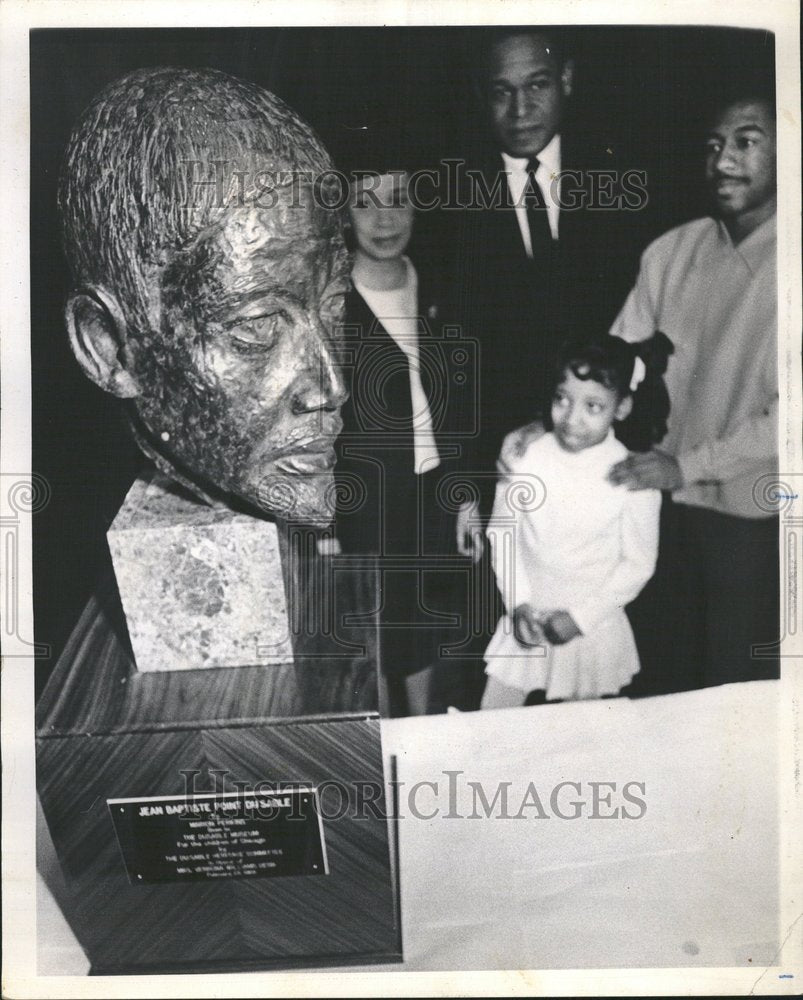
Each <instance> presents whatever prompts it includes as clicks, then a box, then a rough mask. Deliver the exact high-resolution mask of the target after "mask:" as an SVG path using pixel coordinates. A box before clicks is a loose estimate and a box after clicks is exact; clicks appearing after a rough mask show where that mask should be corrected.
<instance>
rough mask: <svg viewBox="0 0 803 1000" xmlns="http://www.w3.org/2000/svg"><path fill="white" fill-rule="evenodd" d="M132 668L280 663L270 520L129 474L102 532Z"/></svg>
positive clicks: (280, 588)
mask: <svg viewBox="0 0 803 1000" xmlns="http://www.w3.org/2000/svg"><path fill="white" fill-rule="evenodd" d="M107 538H108V542H109V550H110V552H111V556H112V561H113V563H114V572H115V576H116V577H117V586H118V589H119V591H120V598H121V600H122V604H123V609H124V611H125V615H126V620H127V623H128V634H129V636H130V639H131V644H132V647H133V651H134V657H135V659H136V663H137V669H138V670H140V671H144V672H147V671H157V670H195V669H199V668H211V667H239V666H256V665H262V664H270V663H288V662H291V661H292V659H293V649H292V645H291V642H290V633H289V627H288V617H287V600H286V596H285V589H284V583H283V580H282V567H281V558H280V554H279V539H278V533H277V529H276V525H275V524H272V523H271V522H269V521H261V520H258V519H257V518H253V517H249V516H248V515H247V514H236V513H233V512H232V511H230V510H227V509H226V508H213V507H208V506H206V505H204V504H202V503H200V502H196V501H195V500H193V499H191V498H189V497H187V496H186V494H184V493H183V492H179V488H178V487H176V486H174V485H173V484H172V483H171V482H170V480H168V479H166V478H165V477H164V476H162V475H161V474H160V473H158V472H153V473H151V474H150V475H145V476H142V477H140V478H139V479H137V481H136V482H135V483H134V485H133V486H132V487H131V490H130V491H129V493H128V496H127V497H126V499H125V502H124V503H123V506H122V507H121V508H120V511H119V512H118V514H117V517H116V518H115V520H114V523H113V524H112V526H111V528H110V529H109V532H108V535H107Z"/></svg>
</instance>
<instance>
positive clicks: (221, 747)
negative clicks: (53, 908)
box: [37, 561, 400, 973]
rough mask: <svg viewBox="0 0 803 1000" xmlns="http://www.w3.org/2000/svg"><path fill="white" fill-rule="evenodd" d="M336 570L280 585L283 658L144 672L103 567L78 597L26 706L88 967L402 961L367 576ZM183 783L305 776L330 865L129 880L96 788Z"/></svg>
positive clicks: (153, 788)
mask: <svg viewBox="0 0 803 1000" xmlns="http://www.w3.org/2000/svg"><path fill="white" fill-rule="evenodd" d="M333 565H334V564H333V563H330V564H329V565H328V566H322V565H321V564H320V561H318V562H317V563H315V564H314V565H312V566H311V567H309V572H307V571H306V570H305V571H304V572H301V573H298V574H297V575H296V577H295V578H294V580H293V581H292V583H293V587H294V588H295V590H294V591H293V602H292V606H293V611H294V620H293V623H292V634H293V647H294V657H295V662H294V663H292V664H282V665H277V666H244V667H232V668H224V669H211V670H183V671H172V672H157V673H140V672H138V671H137V670H136V666H135V663H134V661H133V658H132V655H131V650H130V645H129V643H128V636H127V632H126V626H125V619H124V616H123V614H122V611H121V608H120V604H119V597H118V595H117V592H116V587H115V584H114V578H113V576H111V577H109V578H108V579H107V580H106V583H105V586H103V587H101V588H100V589H99V591H98V593H96V595H95V596H94V597H93V598H92V600H91V601H90V603H89V605H88V606H87V608H86V610H85V612H84V614H83V616H82V618H81V620H80V621H79V623H78V625H77V626H76V628H75V630H74V632H73V635H72V636H71V638H70V641H69V643H68V644H67V647H66V648H65V651H64V653H63V655H62V657H61V659H60V661H59V663H58V664H57V666H56V668H55V670H54V672H53V675H52V676H51V678H50V681H49V683H48V685H47V688H46V689H45V691H44V693H43V696H42V698H41V699H40V703H39V705H38V706H37V732H38V735H37V779H38V781H37V783H38V788H39V794H40V798H41V801H42V807H43V810H44V813H45V817H46V819H47V824H48V827H49V829H50V833H51V836H52V839H53V842H54V844H55V847H56V851H57V853H58V856H59V860H60V863H61V866H62V869H63V873H64V877H65V880H66V890H65V893H64V895H63V897H62V898H61V899H60V903H61V905H62V907H63V908H64V911H65V915H66V916H67V919H68V921H69V923H70V924H71V926H72V928H73V931H74V932H75V934H76V937H77V938H78V939H79V941H80V942H81V944H82V945H83V947H84V949H85V950H86V952H87V955H88V956H89V958H90V961H91V962H92V965H93V971H94V972H97V973H100V972H136V971H164V970H167V969H171V970H172V969H175V970H179V969H183V970H187V971H195V970H201V969H208V968H211V967H215V968H217V967H219V968H226V969H233V968H257V967H271V966H272V965H274V964H279V965H285V964H290V965H292V964H293V963H296V962H301V961H303V962H304V963H306V964H310V963H318V962H321V963H327V962H338V961H342V960H343V959H344V958H348V960H349V961H381V960H384V959H386V958H387V959H388V960H398V958H399V955H400V943H399V934H400V931H399V920H398V913H397V901H396V899H395V898H394V892H395V885H394V879H393V873H392V865H391V854H390V845H389V837H388V821H387V819H386V817H385V811H386V810H385V791H384V779H383V768H382V751H381V740H380V730H379V718H378V716H377V715H376V712H375V710H376V706H377V648H378V643H377V628H376V615H375V612H376V608H377V587H376V575H375V573H372V572H371V567H367V566H366V567H363V568H362V570H361V571H360V570H355V569H354V568H353V567H349V566H344V565H341V566H340V567H339V568H338V569H337V571H336V572H335V571H334V568H333ZM316 622H317V623H318V624H317V626H316V624H315V623H316ZM190 772H197V773H196V774H195V777H194V779H188V777H187V774H188V773H190ZM213 772H214V773H213ZM188 780H194V786H191V790H192V791H193V792H194V793H195V794H200V793H204V792H222V791H232V790H234V789H235V783H238V784H239V785H240V786H241V787H242V785H243V783H246V784H254V785H256V784H258V783H259V782H271V783H293V782H304V783H309V784H313V785H317V786H318V787H319V788H320V790H321V808H322V813H323V816H324V821H323V824H324V836H325V843H326V851H327V856H328V862H329V874H328V875H325V876H320V875H316V876H293V877H273V878H253V877H241V878H222V879H210V880H209V881H208V882H207V881H198V882H191V883H187V882H171V883H163V884H150V885H132V884H131V883H130V882H129V879H128V876H127V874H126V870H125V865H124V862H123V857H122V855H121V852H120V848H119V845H118V843H117V839H116V835H115V831H114V826H113V823H112V820H111V817H110V814H109V810H108V807H107V804H106V802H107V799H111V798H147V797H151V796H162V795H185V794H187V791H188V785H187V781H188ZM365 789H369V790H367V791H366V790H365ZM366 798H368V799H371V800H373V801H374V804H373V805H372V807H370V808H361V806H360V803H361V801H362V800H364V799H366Z"/></svg>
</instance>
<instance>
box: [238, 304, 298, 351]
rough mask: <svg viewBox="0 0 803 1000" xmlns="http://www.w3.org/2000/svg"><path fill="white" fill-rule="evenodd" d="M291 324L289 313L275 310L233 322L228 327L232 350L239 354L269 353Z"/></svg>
mask: <svg viewBox="0 0 803 1000" xmlns="http://www.w3.org/2000/svg"><path fill="white" fill-rule="evenodd" d="M291 322H292V320H291V317H290V315H289V313H287V312H286V311H285V310H284V309H277V310H276V312H272V313H265V314H263V315H262V316H250V317H248V318H247V319H244V318H240V319H237V320H235V321H234V323H233V324H232V325H231V326H230V327H229V335H230V337H231V342H232V344H233V346H234V348H235V349H236V350H237V351H239V352H240V353H242V354H258V353H262V352H264V351H269V350H270V349H271V348H272V347H273V346H274V345H275V344H276V342H277V340H278V339H279V336H280V335H281V333H282V331H283V330H284V329H285V328H286V327H287V326H288V325H289V324H290V323H291Z"/></svg>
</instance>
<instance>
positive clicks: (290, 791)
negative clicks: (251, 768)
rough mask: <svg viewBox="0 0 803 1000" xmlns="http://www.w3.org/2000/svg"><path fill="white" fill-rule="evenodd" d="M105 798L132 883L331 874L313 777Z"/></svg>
mask: <svg viewBox="0 0 803 1000" xmlns="http://www.w3.org/2000/svg"><path fill="white" fill-rule="evenodd" d="M106 804H107V806H108V808H109V813H110V815H111V818H112V822H113V823H114V829H115V833H116V834H117V840H118V842H119V844H120V850H121V852H122V855H123V860H124V862H125V867H126V871H127V872H128V878H129V880H130V881H131V883H132V884H134V885H144V884H147V883H153V882H188V881H193V882H195V881H203V880H206V879H219V878H271V877H273V878H276V877H281V876H288V875H328V874H329V866H328V863H327V858H326V844H325V840H324V830H323V821H322V818H321V811H320V803H319V799H318V791H317V789H316V788H315V787H314V786H311V785H292V786H282V787H280V788H277V789H273V790H271V791H269V792H263V793H260V794H256V793H255V792H253V791H250V792H244V791H237V792H222V793H219V794H213V793H210V794H206V795H194V796H192V797H186V796H181V795H176V796H163V795H159V796H151V797H149V798H138V799H107V800H106Z"/></svg>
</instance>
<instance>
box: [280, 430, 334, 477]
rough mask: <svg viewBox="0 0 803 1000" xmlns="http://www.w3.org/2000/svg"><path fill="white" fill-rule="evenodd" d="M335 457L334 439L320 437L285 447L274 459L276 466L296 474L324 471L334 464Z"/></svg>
mask: <svg viewBox="0 0 803 1000" xmlns="http://www.w3.org/2000/svg"><path fill="white" fill-rule="evenodd" d="M335 458H336V456H335V449H334V439H333V438H331V437H321V438H314V439H313V440H312V441H299V442H298V444H294V445H290V446H289V447H287V448H285V449H284V451H283V453H282V454H281V455H280V456H279V457H278V458H277V459H276V466H277V468H279V469H282V470H283V471H284V472H290V473H295V474H296V475H298V474H299V473H300V474H309V473H313V472H326V471H328V470H329V469H331V468H332V467H333V466H334V464H335Z"/></svg>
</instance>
